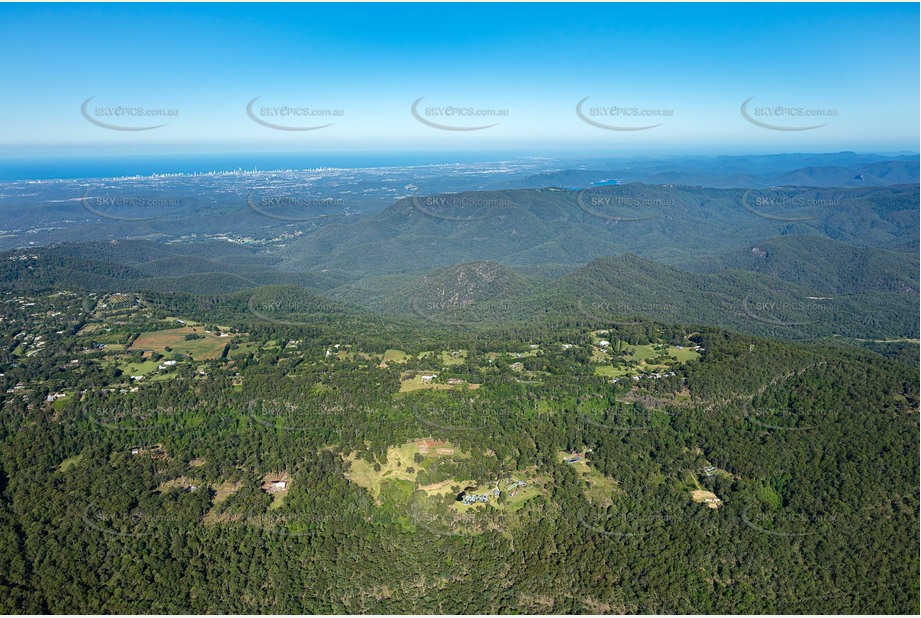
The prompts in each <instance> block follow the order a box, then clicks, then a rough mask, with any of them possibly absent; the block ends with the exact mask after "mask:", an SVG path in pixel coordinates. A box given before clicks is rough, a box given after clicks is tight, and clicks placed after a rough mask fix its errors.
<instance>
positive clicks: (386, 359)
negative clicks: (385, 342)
mask: <svg viewBox="0 0 921 618" xmlns="http://www.w3.org/2000/svg"><path fill="white" fill-rule="evenodd" d="M407 358H409V354H407V353H406V352H404V351H403V350H387V351H385V352H384V356H383V358H381V366H382V367H383V366H386V365H389V364H390V363H405V362H406V359H407Z"/></svg>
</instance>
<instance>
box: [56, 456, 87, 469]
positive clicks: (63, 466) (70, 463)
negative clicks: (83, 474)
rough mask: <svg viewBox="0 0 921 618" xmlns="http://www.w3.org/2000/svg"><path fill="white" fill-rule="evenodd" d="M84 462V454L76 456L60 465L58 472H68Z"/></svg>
mask: <svg viewBox="0 0 921 618" xmlns="http://www.w3.org/2000/svg"><path fill="white" fill-rule="evenodd" d="M81 461H83V453H81V454H79V455H74V456H73V457H68V458H67V459H65V460H64V461H62V462H61V463H60V465H58V472H67V471H68V470H70V469H71V468H73V467H74V466H76V465H77V464H79V463H80V462H81Z"/></svg>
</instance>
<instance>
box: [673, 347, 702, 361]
mask: <svg viewBox="0 0 921 618" xmlns="http://www.w3.org/2000/svg"><path fill="white" fill-rule="evenodd" d="M668 355H669V356H674V357H675V358H677V359H678V362H679V363H686V362H688V361H690V360H697V359H698V358H700V352H698V351H696V350H695V349H694V348H685V347H683V348H682V349H681V350H679V349H678V348H676V347H675V346H670V347H669V348H668Z"/></svg>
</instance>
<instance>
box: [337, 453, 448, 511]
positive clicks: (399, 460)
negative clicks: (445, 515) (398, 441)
mask: <svg viewBox="0 0 921 618" xmlns="http://www.w3.org/2000/svg"><path fill="white" fill-rule="evenodd" d="M426 445H428V448H426ZM420 446H422V448H420ZM416 453H420V454H421V455H422V456H423V459H422V463H416V461H415V455H416ZM455 453H457V451H456V449H455V448H454V447H453V446H452V445H451V444H450V443H447V442H445V443H441V444H435V443H434V442H433V443H432V444H430V445H429V441H426V440H420V441H418V442H409V443H407V444H402V445H400V446H391V447H390V448H388V449H387V462H386V463H382V462H381V469H380V470H375V469H374V464H373V463H370V462H367V461H365V460H364V459H358V458H355V457H349V458H348V461H351V462H352V466H351V467H350V468H349V471H348V478H349V480H350V481H352V482H353V483H356V484H357V485H359V486H361V487H364V488H365V489H367V490H368V491H369V492H371V495H372V496H374V497H375V498H377V497H379V496H380V494H381V483H383V482H384V481H387V480H401V481H409V482H411V483H413V485H415V483H416V477H417V476H418V475H419V470H425V469H427V468H428V467H429V466H430V465H431V464H432V463H433V462H435V461H437V460H438V459H439V458H441V457H447V456H453V455H455ZM458 455H460V456H463V455H461V454H458ZM410 468H412V469H413V472H408V470H409V469H410ZM459 483H460V481H454V480H453V479H448V480H447V481H443V482H442V483H435V484H433V485H428V486H426V487H427V488H423V487H420V488H419V489H423V490H424V491H426V493H433V494H434V493H444V487H448V490H450V486H451V485H453V484H459Z"/></svg>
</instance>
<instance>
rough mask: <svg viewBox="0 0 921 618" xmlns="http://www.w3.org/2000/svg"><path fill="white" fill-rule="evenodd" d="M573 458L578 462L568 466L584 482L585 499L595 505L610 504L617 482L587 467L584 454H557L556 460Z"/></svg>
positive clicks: (563, 452) (561, 452) (562, 452)
mask: <svg viewBox="0 0 921 618" xmlns="http://www.w3.org/2000/svg"><path fill="white" fill-rule="evenodd" d="M573 457H579V461H577V462H574V463H571V464H568V465H570V466H572V468H573V470H575V471H576V473H577V474H579V476H581V477H582V480H583V481H584V482H585V489H584V493H585V497H586V498H588V499H589V501H590V502H593V503H595V504H601V505H610V504H612V497H613V496H614V494H615V493H616V492H617V481H616V480H615V479H612V478H611V477H609V476H605V475H604V474H602V473H601V472H599V471H598V470H596V469H594V468H592V467H591V466H590V465H588V462H587V461H586V459H585V456H584V454H577V453H567V452H565V451H559V452H557V458H558V460H559V461H561V462H562V461H565V460H567V459H572V458H573Z"/></svg>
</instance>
